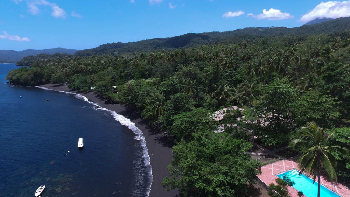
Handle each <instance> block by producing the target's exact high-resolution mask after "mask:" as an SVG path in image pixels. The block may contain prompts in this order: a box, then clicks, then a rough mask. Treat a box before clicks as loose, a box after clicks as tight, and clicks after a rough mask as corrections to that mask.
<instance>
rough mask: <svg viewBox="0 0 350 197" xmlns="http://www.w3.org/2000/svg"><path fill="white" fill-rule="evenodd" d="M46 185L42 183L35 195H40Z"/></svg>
mask: <svg viewBox="0 0 350 197" xmlns="http://www.w3.org/2000/svg"><path fill="white" fill-rule="evenodd" d="M44 189H45V185H40V187H39V188H38V189H37V190H36V191H35V196H40V194H41V193H42V192H43V191H44Z"/></svg>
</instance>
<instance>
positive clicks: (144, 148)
mask: <svg viewBox="0 0 350 197" xmlns="http://www.w3.org/2000/svg"><path fill="white" fill-rule="evenodd" d="M35 87H37V88H40V89H43V90H52V91H57V90H54V89H49V88H46V87H42V86H35ZM58 92H61V93H66V94H74V95H75V97H76V98H77V99H80V100H83V101H85V102H88V103H89V104H92V105H94V106H96V108H95V109H96V110H103V111H108V112H110V113H111V115H112V116H113V117H114V119H115V120H116V121H118V122H119V123H120V124H121V125H123V126H126V127H127V128H128V129H130V130H131V131H132V132H133V133H134V134H135V135H136V136H135V137H134V139H135V140H137V141H140V143H141V147H142V158H143V160H144V164H145V165H146V168H147V169H149V171H148V175H147V176H149V177H150V179H151V181H150V185H149V187H148V188H147V196H149V193H150V192H151V186H152V182H153V174H152V166H151V159H150V156H149V154H148V148H147V145H146V140H145V136H144V135H143V132H142V131H141V130H140V129H139V128H137V126H136V125H135V123H133V122H132V121H131V120H130V119H128V118H126V117H124V116H122V115H120V114H118V113H117V112H115V111H111V110H109V109H107V108H102V107H101V106H100V105H99V104H97V103H94V102H92V101H89V99H88V98H86V97H85V96H83V95H81V94H77V93H74V92H65V91H58Z"/></svg>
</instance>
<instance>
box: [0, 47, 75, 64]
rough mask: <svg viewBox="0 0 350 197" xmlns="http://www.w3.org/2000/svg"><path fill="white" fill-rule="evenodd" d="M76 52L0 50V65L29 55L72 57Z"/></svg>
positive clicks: (59, 50)
mask: <svg viewBox="0 0 350 197" xmlns="http://www.w3.org/2000/svg"><path fill="white" fill-rule="evenodd" d="M75 52H77V50H75V49H64V48H54V49H44V50H34V49H27V50H24V51H13V50H0V63H14V62H18V61H20V60H21V59H22V58H24V57H26V56H30V55H33V56H35V55H38V54H55V53H66V54H70V55H73V54H74V53H75Z"/></svg>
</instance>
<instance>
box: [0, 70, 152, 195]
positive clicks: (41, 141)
mask: <svg viewBox="0 0 350 197" xmlns="http://www.w3.org/2000/svg"><path fill="white" fill-rule="evenodd" d="M16 68H17V67H16V66H15V65H14V64H0V197H5V196H6V197H7V196H9V197H21V196H26V197H27V196H34V193H35V190H36V189H37V188H38V187H39V186H40V185H46V189H45V191H44V192H43V194H42V197H49V196H50V197H60V196H62V197H63V196H64V197H67V196H75V197H89V196H102V197H105V196H120V197H126V196H147V195H148V192H149V187H150V183H151V179H152V178H151V174H150V173H151V169H150V166H149V165H148V164H147V159H145V158H147V156H148V155H147V149H145V147H144V145H145V144H143V143H144V140H137V139H135V138H136V137H138V138H140V137H141V138H142V136H140V135H139V136H137V135H136V134H135V133H134V132H133V131H132V130H130V129H128V128H127V127H125V126H122V125H121V124H120V123H119V122H118V121H116V119H117V118H116V114H113V113H111V112H110V111H106V110H101V109H96V108H95V106H94V105H93V104H91V103H88V102H86V101H84V99H79V97H78V96H77V95H72V94H66V93H60V92H54V91H48V90H42V89H39V88H36V87H16V86H12V85H10V84H7V83H6V80H5V79H4V78H5V77H6V75H7V73H8V72H9V71H10V70H12V69H16ZM20 96H21V98H20ZM47 100H48V101H47ZM124 124H125V123H124ZM127 124H129V123H127ZM80 137H82V138H84V145H85V146H84V148H83V149H82V150H79V149H78V148H77V143H78V138H80ZM68 151H70V153H68Z"/></svg>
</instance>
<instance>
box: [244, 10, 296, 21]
mask: <svg viewBox="0 0 350 197" xmlns="http://www.w3.org/2000/svg"><path fill="white" fill-rule="evenodd" d="M247 16H252V17H254V18H257V19H259V20H260V19H267V20H284V19H290V18H293V17H294V16H292V15H290V14H289V13H286V12H285V13H283V12H281V10H277V9H273V8H271V9H270V10H266V9H264V10H263V13H262V14H259V15H254V14H252V13H249V14H247Z"/></svg>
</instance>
